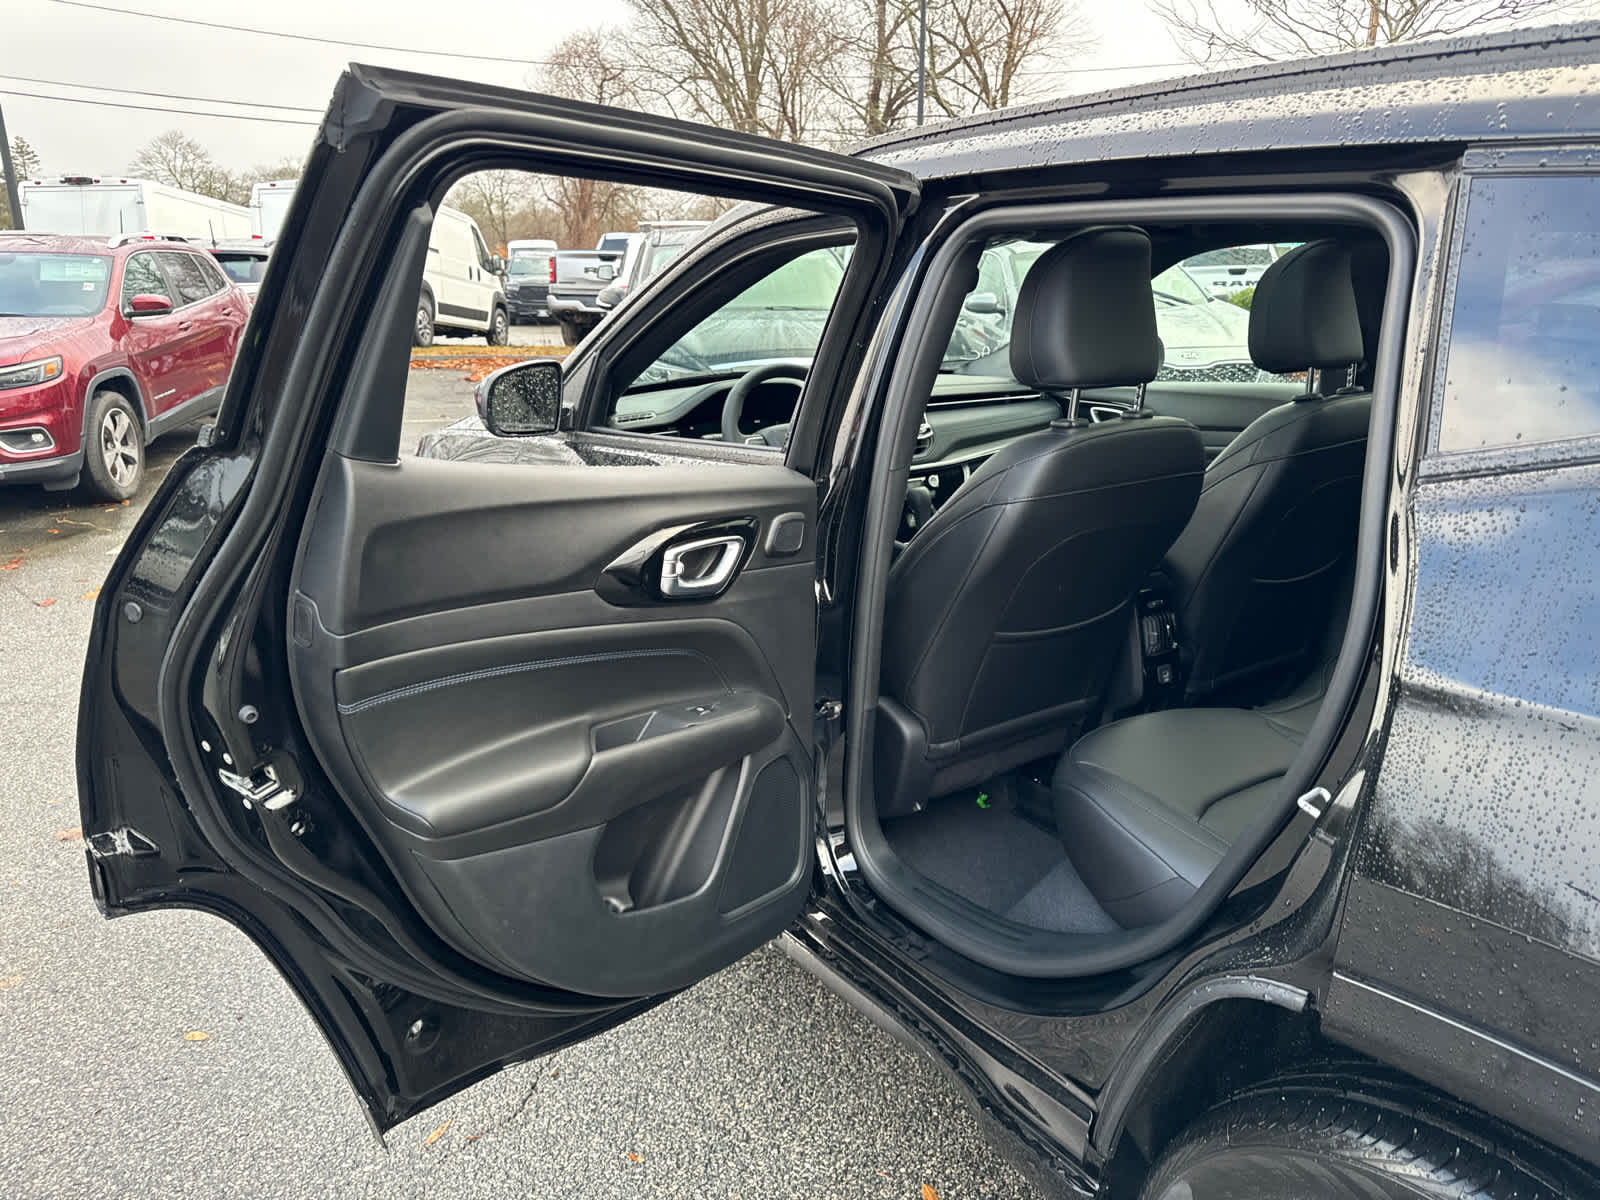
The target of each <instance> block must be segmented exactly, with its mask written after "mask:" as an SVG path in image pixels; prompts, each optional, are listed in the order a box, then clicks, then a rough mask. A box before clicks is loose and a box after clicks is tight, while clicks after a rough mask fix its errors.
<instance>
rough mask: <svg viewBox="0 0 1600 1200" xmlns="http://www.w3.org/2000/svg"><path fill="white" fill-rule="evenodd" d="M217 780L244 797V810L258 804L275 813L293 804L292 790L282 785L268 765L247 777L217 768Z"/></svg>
mask: <svg viewBox="0 0 1600 1200" xmlns="http://www.w3.org/2000/svg"><path fill="white" fill-rule="evenodd" d="M217 778H218V779H220V780H222V782H223V784H224V786H226V787H228V788H230V789H232V790H233V791H235V792H237V793H238V794H239V795H240V796H242V797H244V806H245V807H246V808H254V807H255V806H256V805H258V804H259V805H260V806H261V807H262V808H264V809H266V810H267V811H268V812H276V811H277V810H278V809H280V808H283V807H285V806H286V805H290V804H293V803H294V789H293V788H288V787H285V786H284V785H283V783H282V781H280V780H279V779H278V772H277V771H275V770H274V769H273V768H272V765H271V764H270V763H269V764H266V765H264V766H262V767H260V768H258V769H257V770H256V771H254V772H253V773H251V774H249V775H236V774H234V772H232V771H225V770H223V769H222V768H221V767H218V768H217Z"/></svg>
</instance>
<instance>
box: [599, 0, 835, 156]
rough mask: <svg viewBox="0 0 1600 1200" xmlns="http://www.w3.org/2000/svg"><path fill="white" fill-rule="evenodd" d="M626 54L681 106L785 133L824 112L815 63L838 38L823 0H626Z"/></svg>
mask: <svg viewBox="0 0 1600 1200" xmlns="http://www.w3.org/2000/svg"><path fill="white" fill-rule="evenodd" d="M630 2H631V4H632V7H633V11H634V15H635V17H636V21H637V23H636V27H635V30H634V35H633V36H634V40H635V41H636V43H637V49H636V50H635V52H634V54H633V55H632V57H633V59H634V61H636V62H640V63H643V64H648V68H649V76H650V81H651V83H652V84H653V85H654V87H653V89H652V90H653V91H654V93H655V95H657V96H658V97H659V98H660V99H661V100H662V101H663V102H664V103H665V104H666V106H667V107H668V108H670V109H671V110H673V111H675V112H682V113H683V114H684V115H686V116H690V117H694V118H697V119H699V120H702V121H707V122H709V123H711V124H713V125H720V126H722V127H724V128H727V129H734V130H737V131H739V132H741V133H759V134H765V135H766V136H767V137H774V138H782V139H785V140H787V141H792V142H804V141H807V140H809V139H810V138H811V137H812V136H813V135H814V134H815V133H816V132H817V128H818V125H819V123H820V121H821V118H822V116H823V107H824V99H825V90H824V88H823V87H822V84H821V81H822V71H823V69H824V68H825V65H826V63H827V61H828V60H829V59H830V57H832V56H833V55H834V54H836V53H837V52H838V51H839V49H840V48H841V46H842V42H841V40H840V38H839V36H838V34H837V32H836V30H835V27H834V22H833V20H832V19H831V18H832V16H833V13H832V12H831V10H830V9H829V7H828V6H827V5H825V4H824V3H823V0H630Z"/></svg>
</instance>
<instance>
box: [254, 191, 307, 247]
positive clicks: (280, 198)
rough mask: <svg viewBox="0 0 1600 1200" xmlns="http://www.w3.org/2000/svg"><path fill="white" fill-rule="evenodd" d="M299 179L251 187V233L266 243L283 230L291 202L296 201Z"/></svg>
mask: <svg viewBox="0 0 1600 1200" xmlns="http://www.w3.org/2000/svg"><path fill="white" fill-rule="evenodd" d="M299 182H300V181H299V180H298V179H274V180H272V181H271V182H269V183H256V184H252V185H251V187H250V232H251V233H253V234H255V236H256V237H258V238H260V239H261V240H262V241H264V242H270V241H272V240H273V239H274V238H275V237H277V236H278V230H279V229H281V228H283V218H284V217H285V216H287V215H288V212H289V201H291V200H293V199H294V188H295V184H297V183H299Z"/></svg>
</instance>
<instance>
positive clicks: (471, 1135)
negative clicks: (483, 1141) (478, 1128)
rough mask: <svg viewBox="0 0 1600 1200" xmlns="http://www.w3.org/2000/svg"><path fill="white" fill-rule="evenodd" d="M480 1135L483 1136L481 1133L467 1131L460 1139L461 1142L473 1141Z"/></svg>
mask: <svg viewBox="0 0 1600 1200" xmlns="http://www.w3.org/2000/svg"><path fill="white" fill-rule="evenodd" d="M482 1136H483V1134H481V1133H469V1134H467V1136H466V1137H464V1138H462V1139H461V1140H462V1141H463V1142H475V1141H477V1140H478V1139H479V1138H481V1137H482Z"/></svg>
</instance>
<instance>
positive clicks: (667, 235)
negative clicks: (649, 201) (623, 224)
mask: <svg viewBox="0 0 1600 1200" xmlns="http://www.w3.org/2000/svg"><path fill="white" fill-rule="evenodd" d="M709 224H710V222H709V221H640V222H639V236H638V237H637V238H635V239H634V240H633V242H632V244H631V245H629V247H628V250H627V253H626V254H625V255H624V257H623V260H622V268H621V270H619V271H618V272H617V277H616V278H615V279H613V280H612V281H611V282H610V283H609V284H607V285H606V286H605V287H603V288H601V289H600V291H599V293H598V294H597V295H596V296H595V304H596V305H598V306H599V307H600V308H603V309H607V310H610V309H613V308H615V307H616V306H617V305H619V304H621V303H622V301H623V300H624V299H626V298H627V295H628V293H629V292H630V291H632V290H634V289H637V288H639V287H641V286H643V284H644V282H645V281H646V280H647V279H649V278H650V277H651V276H653V275H655V274H657V273H659V272H660V270H661V269H662V268H663V267H665V266H666V265H667V264H668V263H670V262H671V261H672V260H673V259H675V258H677V257H678V255H680V254H682V253H683V251H684V248H685V247H687V246H689V245H690V244H691V243H693V241H694V240H695V238H697V237H699V236H700V235H701V234H702V233H703V232H705V229H706V226H707V225H709Z"/></svg>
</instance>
